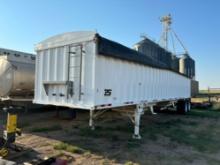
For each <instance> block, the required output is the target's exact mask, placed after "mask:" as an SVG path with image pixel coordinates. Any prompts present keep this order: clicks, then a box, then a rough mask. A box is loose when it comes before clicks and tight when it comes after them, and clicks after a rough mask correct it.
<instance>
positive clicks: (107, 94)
mask: <svg viewBox="0 0 220 165" xmlns="http://www.w3.org/2000/svg"><path fill="white" fill-rule="evenodd" d="M104 91H105V93H104V96H111V94H112V90H111V89H105V90H104Z"/></svg>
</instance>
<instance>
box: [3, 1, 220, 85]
mask: <svg viewBox="0 0 220 165" xmlns="http://www.w3.org/2000/svg"><path fill="white" fill-rule="evenodd" d="M219 7H220V1H219V0H212V1H208V0H193V1H190V0H185V1H180V0H35V1H34V0H19V1H15V0H0V47H4V48H11V49H16V50H21V51H26V52H34V44H36V43H38V42H40V41H42V40H44V39H46V38H47V37H50V36H52V35H55V34H59V33H63V32H68V31H78V30H96V31H98V32H99V33H100V34H101V35H102V36H105V37H107V38H109V39H112V40H114V41H117V42H120V43H122V44H124V45H126V46H129V47H131V46H132V45H133V44H134V43H136V42H137V41H139V40H140V34H143V33H144V34H146V35H147V36H149V37H150V38H152V39H154V40H155V41H158V40H159V38H160V35H161V24H160V22H159V17H160V16H162V15H165V14H168V13H171V14H172V16H173V19H174V24H173V26H172V27H173V29H175V31H176V32H177V33H178V35H179V37H180V38H181V39H182V41H183V43H184V44H185V46H186V47H187V49H188V50H189V52H190V54H191V56H192V57H193V58H194V59H195V60H196V64H197V65H196V73H197V79H198V80H199V81H200V87H201V88H207V87H208V86H210V87H220V76H219V75H220V74H219V71H220V56H219V53H220V45H219V44H220V19H219V16H220V10H219Z"/></svg>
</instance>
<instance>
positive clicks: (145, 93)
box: [34, 32, 191, 110]
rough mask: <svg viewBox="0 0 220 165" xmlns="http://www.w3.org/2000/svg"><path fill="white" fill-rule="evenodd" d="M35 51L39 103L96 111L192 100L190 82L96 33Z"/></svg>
mask: <svg viewBox="0 0 220 165" xmlns="http://www.w3.org/2000/svg"><path fill="white" fill-rule="evenodd" d="M103 42H104V43H103ZM108 42H109V43H110V45H108ZM106 43H107V45H106ZM121 50H122V53H120V51H121ZM36 52H37V57H36V76H35V97H34V103H37V104H45V105H56V106H67V107H71V108H79V109H87V110H98V109H105V108H116V107H122V106H128V105H139V104H141V103H157V102H161V101H170V100H179V99H188V98H190V92H191V91H190V79H189V78H187V77H186V76H183V75H181V74H180V73H176V72H174V71H172V70H170V69H167V68H161V67H160V66H157V65H156V64H153V63H152V62H149V61H148V59H146V58H145V57H146V56H143V55H141V54H140V55H139V53H138V52H136V51H134V50H131V49H129V48H126V47H124V46H122V45H120V44H118V43H115V42H112V41H109V40H107V39H104V38H102V37H101V36H99V35H98V34H96V33H94V32H71V33H65V34H61V35H58V36H55V37H52V38H49V39H47V40H45V41H43V42H41V43H39V44H38V45H37V46H36ZM126 52H128V54H126ZM136 54H137V55H136ZM139 56H140V57H139Z"/></svg>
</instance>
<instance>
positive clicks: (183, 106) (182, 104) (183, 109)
mask: <svg viewBox="0 0 220 165" xmlns="http://www.w3.org/2000/svg"><path fill="white" fill-rule="evenodd" d="M176 110H177V113H179V114H185V113H187V111H188V104H187V101H185V100H178V101H177V104H176Z"/></svg>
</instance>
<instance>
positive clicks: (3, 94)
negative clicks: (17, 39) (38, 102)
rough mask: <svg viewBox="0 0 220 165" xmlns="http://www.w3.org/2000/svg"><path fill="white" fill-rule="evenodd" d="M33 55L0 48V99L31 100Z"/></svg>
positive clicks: (33, 76)
mask: <svg viewBox="0 0 220 165" xmlns="http://www.w3.org/2000/svg"><path fill="white" fill-rule="evenodd" d="M34 79H35V55H33V54H28V53H23V52H18V51H13V50H7V49H1V48H0V99H1V100H2V101H13V102H28V101H29V102H31V101H32V99H33V95H34Z"/></svg>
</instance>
